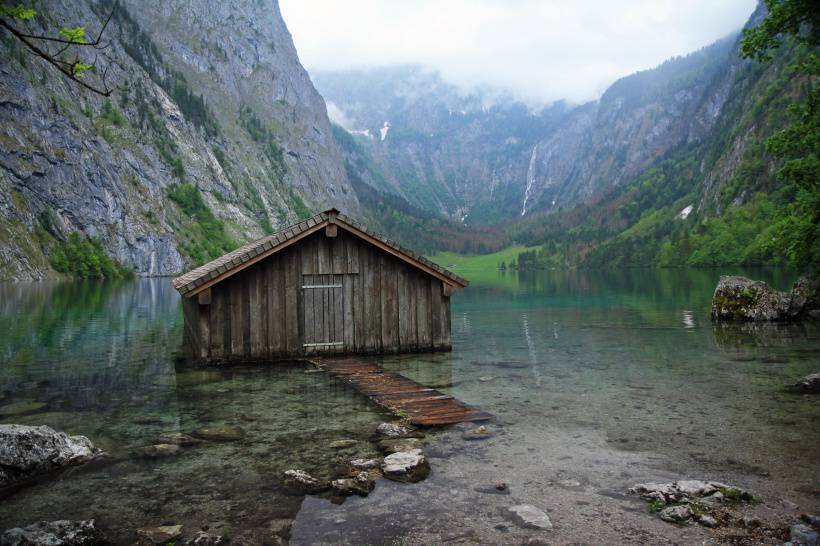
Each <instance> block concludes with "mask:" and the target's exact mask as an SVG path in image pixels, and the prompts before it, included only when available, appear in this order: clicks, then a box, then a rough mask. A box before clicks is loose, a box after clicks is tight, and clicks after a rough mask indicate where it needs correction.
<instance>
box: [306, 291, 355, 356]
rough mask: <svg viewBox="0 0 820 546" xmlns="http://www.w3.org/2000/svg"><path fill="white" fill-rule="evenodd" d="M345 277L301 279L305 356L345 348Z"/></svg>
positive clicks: (338, 350)
mask: <svg viewBox="0 0 820 546" xmlns="http://www.w3.org/2000/svg"><path fill="white" fill-rule="evenodd" d="M343 282H344V275H303V276H302V321H303V324H302V331H303V332H304V340H303V342H302V347H303V349H304V352H305V353H306V354H316V353H334V352H340V351H342V349H343V348H344V303H345V302H344V285H343Z"/></svg>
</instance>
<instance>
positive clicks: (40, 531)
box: [0, 519, 103, 546]
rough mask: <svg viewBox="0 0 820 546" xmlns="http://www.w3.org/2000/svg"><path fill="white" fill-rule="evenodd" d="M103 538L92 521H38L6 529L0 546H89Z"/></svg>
mask: <svg viewBox="0 0 820 546" xmlns="http://www.w3.org/2000/svg"><path fill="white" fill-rule="evenodd" d="M102 543H103V537H102V535H101V533H100V532H99V530H98V529H97V528H96V526H95V525H94V520H93V519H91V520H84V521H68V520H58V521H39V522H37V523H34V524H32V525H29V526H28V527H22V528H21V527H15V528H14V529H8V530H7V531H5V532H4V533H3V534H2V536H0V546H91V545H94V544H102Z"/></svg>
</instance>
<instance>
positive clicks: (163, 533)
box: [137, 525, 182, 546]
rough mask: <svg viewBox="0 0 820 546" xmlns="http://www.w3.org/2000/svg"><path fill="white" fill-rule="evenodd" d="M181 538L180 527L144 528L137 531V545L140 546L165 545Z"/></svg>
mask: <svg viewBox="0 0 820 546" xmlns="http://www.w3.org/2000/svg"><path fill="white" fill-rule="evenodd" d="M181 536H182V525H160V526H159V527H146V528H144V529H137V544H139V545H141V546H153V545H155V544H167V543H168V542H171V541H172V540H176V539H178V538H179V537H181Z"/></svg>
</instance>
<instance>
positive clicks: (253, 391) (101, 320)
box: [0, 269, 820, 544]
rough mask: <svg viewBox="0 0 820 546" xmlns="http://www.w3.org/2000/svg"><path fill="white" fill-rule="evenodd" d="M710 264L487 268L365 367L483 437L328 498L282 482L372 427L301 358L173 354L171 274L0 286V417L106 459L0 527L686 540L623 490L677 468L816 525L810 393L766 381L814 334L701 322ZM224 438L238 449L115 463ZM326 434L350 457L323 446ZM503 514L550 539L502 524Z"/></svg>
mask: <svg viewBox="0 0 820 546" xmlns="http://www.w3.org/2000/svg"><path fill="white" fill-rule="evenodd" d="M458 272H459V273H460V274H463V275H465V276H467V277H468V278H470V274H469V272H461V271H458ZM720 273H721V272H717V271H711V270H645V269H634V270H619V271H539V272H520V273H516V272H512V271H508V272H506V273H502V272H498V273H497V274H495V275H492V274H487V272H484V274H482V275H481V276H480V278H481V280H480V282H478V283H475V284H473V285H472V286H470V287H469V288H467V289H466V290H464V291H463V292H461V293H459V294H457V295H456V296H454V298H453V302H452V304H453V305H452V313H453V316H452V325H453V344H454V348H453V351H452V353H438V354H422V355H401V356H395V357H384V358H378V359H376V360H377V361H378V362H379V363H381V364H382V365H383V366H384V367H385V368H388V369H390V370H393V371H397V372H399V373H402V374H404V375H406V376H407V377H410V378H411V379H414V380H416V381H418V382H420V383H423V384H425V385H428V386H430V387H434V388H437V389H438V390H441V391H443V392H446V393H448V394H453V395H454V396H455V397H456V398H459V399H461V400H463V401H464V402H467V403H468V404H471V405H474V406H476V407H479V408H481V409H482V410H484V411H487V412H490V413H491V414H493V415H494V419H493V421H492V422H490V424H489V425H488V426H489V427H490V428H491V429H492V430H493V431H494V432H495V436H494V437H492V438H490V439H488V440H482V441H468V440H466V439H464V438H462V433H463V431H464V430H466V429H468V428H469V427H468V426H467V425H459V426H456V427H450V428H445V429H442V430H438V431H431V432H429V433H428V435H427V438H428V440H429V444H428V446H427V449H426V453H427V455H428V457H429V460H430V464H431V466H432V472H431V475H430V476H429V477H428V478H427V480H425V481H423V482H421V483H418V484H412V485H410V484H401V483H396V482H390V481H388V480H379V481H378V482H377V485H376V489H375V491H374V492H373V493H372V494H371V495H370V496H369V497H367V498H359V497H355V498H348V499H346V500H345V501H344V502H343V503H334V502H331V501H330V500H328V499H326V498H322V497H304V496H302V495H298V494H295V493H293V492H292V491H289V490H287V489H285V488H284V487H283V486H282V485H281V479H282V473H283V472H284V471H285V470H287V469H291V468H301V469H304V470H307V471H309V472H311V473H314V474H315V475H318V476H321V477H329V476H331V475H332V473H333V472H334V470H335V469H337V468H338V466H339V465H340V464H344V463H345V462H346V461H349V460H350V459H352V458H356V457H373V456H376V455H377V454H378V450H377V448H376V446H375V444H374V443H373V442H372V441H371V435H372V433H373V431H374V429H375V427H376V426H377V425H378V424H379V423H380V422H382V421H385V420H389V419H390V416H389V415H388V414H386V413H385V412H384V411H383V410H381V409H379V408H378V407H377V406H375V405H374V404H373V403H371V402H370V401H369V400H368V399H367V398H365V397H363V396H362V395H359V394H357V393H356V392H354V391H352V390H350V389H349V388H347V387H345V386H344V385H342V384H339V383H337V382H334V381H333V380H332V379H330V378H329V377H327V376H326V375H325V374H324V373H321V372H319V373H316V372H314V371H313V370H312V369H311V367H310V366H307V365H303V364H300V363H291V364H277V365H270V366H268V365H246V366H235V367H229V368H221V369H201V368H193V367H191V366H189V365H187V364H185V362H184V361H183V360H182V359H181V358H180V357H179V356H178V355H179V354H181V351H180V349H181V348H180V343H181V339H182V313H181V308H180V302H179V296H178V294H177V293H176V291H174V290H173V289H172V287H171V286H170V282H169V281H168V279H139V280H135V281H128V282H82V283H80V282H77V283H19V284H4V285H0V362H2V365H0V422H4V423H21V424H37V425H40V424H46V425H49V426H51V427H53V428H55V429H57V430H65V431H67V432H69V433H72V434H82V435H85V436H88V437H89V438H90V439H91V440H92V441H93V442H94V443H95V444H96V445H98V446H99V447H101V448H102V449H104V450H105V451H106V452H107V453H109V455H110V458H109V460H108V461H107V462H104V463H103V464H98V465H94V466H91V467H80V468H76V469H72V470H70V471H68V472H65V473H63V474H61V475H60V476H59V478H58V479H56V480H49V481H46V482H43V483H39V484H36V485H33V486H31V487H27V488H25V489H22V490H20V491H17V492H15V493H13V494H11V495H9V496H7V497H6V498H5V499H3V500H2V501H0V528H8V527H13V526H22V525H27V524H29V523H32V522H34V521H38V520H44V519H45V520H54V519H89V518H95V519H96V520H97V521H98V524H99V526H100V527H101V528H102V529H103V530H104V531H105V532H106V534H107V535H108V537H109V538H110V539H111V540H112V542H114V543H118V544H119V543H126V544H127V543H130V542H132V541H133V540H134V538H135V535H134V530H135V529H137V528H140V527H150V526H156V525H162V524H183V525H184V528H185V535H186V537H190V536H191V535H193V534H194V532H195V531H196V530H197V529H200V528H206V529H208V530H210V531H211V532H214V533H217V534H222V535H226V536H230V537H231V538H232V539H233V540H234V542H235V543H245V544H262V543H266V544H279V543H286V541H287V540H288V539H289V540H290V543H291V544H338V543H345V544H388V543H402V544H433V543H445V542H446V543H454V544H458V543H477V542H480V543H488V544H505V543H509V544H521V543H526V542H527V541H530V543H533V544H536V543H539V542H538V541H539V540H543V541H546V542H558V543H566V542H590V543H655V544H657V543H667V542H668V543H671V542H676V543H686V544H688V543H692V544H696V543H697V544H700V543H701V542H702V541H703V540H707V539H708V538H709V537H710V534H709V533H710V532H709V531H708V530H706V529H704V528H702V527H699V526H691V527H676V526H673V525H670V524H667V523H664V522H661V521H660V520H659V519H658V518H657V517H656V516H654V515H652V514H650V513H648V511H647V508H646V505H645V503H643V502H642V501H640V500H639V499H636V498H634V497H633V496H631V495H628V494H627V493H626V490H627V489H628V488H629V487H630V486H632V485H634V484H635V483H638V482H645V481H671V480H674V479H678V478H683V477H691V478H708V479H717V480H720V481H724V482H729V483H732V484H736V485H738V486H741V487H744V488H746V489H748V490H750V491H751V492H753V493H754V494H755V495H756V496H758V497H759V498H760V499H761V500H762V504H761V505H759V506H757V507H755V510H756V511H757V512H756V513H761V514H762V515H763V516H764V517H765V516H766V515H767V514H770V515H771V517H786V516H789V515H790V514H797V513H799V512H800V511H801V510H802V511H809V512H813V511H817V510H818V503H820V496H818V495H820V427H818V426H817V423H818V422H820V397H817V396H814V397H812V396H808V395H795V394H792V393H789V392H787V391H786V390H785V389H784V386H785V385H787V384H789V383H793V382H794V381H796V380H797V379H798V378H799V377H801V376H803V375H806V374H808V373H812V372H817V371H820V327H818V325H817V324H816V323H803V324H789V325H776V324H732V325H713V324H712V322H711V320H710V318H709V306H710V300H711V295H712V292H713V290H714V287H715V285H716V283H717V279H718V277H719V275H720ZM723 273H744V274H747V275H748V276H751V277H754V278H759V279H762V280H765V281H767V282H769V283H770V284H772V285H774V286H775V287H777V288H781V289H787V288H789V287H790V285H791V282H792V281H793V280H794V275H793V274H791V273H789V272H788V271H782V270H772V269H768V270H757V271H748V270H747V271H741V270H737V271H723ZM221 425H232V426H239V427H241V428H242V429H243V430H244V432H245V435H244V438H242V439H241V440H239V441H232V442H204V443H202V444H199V445H196V446H192V447H186V448H184V449H183V450H182V451H181V454H179V455H178V456H175V457H170V458H164V459H155V460H146V459H141V458H137V457H135V456H134V455H133V452H134V450H135V449H137V448H139V447H141V446H145V445H148V444H152V443H155V441H156V439H157V437H158V436H160V435H161V434H164V433H169V432H185V433H189V432H191V431H193V430H195V429H197V428H200V427H218V426H221ZM472 426H474V425H470V427H472ZM342 439H350V440H355V441H356V443H355V444H354V445H353V446H352V447H347V448H343V449H333V448H331V447H330V444H331V443H332V442H333V441H335V440H342ZM497 482H505V483H506V484H507V485H508V488H507V490H506V491H504V492H499V491H497V490H496V489H495V488H494V484H496V483H497ZM515 504H532V505H535V506H537V507H539V508H541V509H542V510H544V511H546V512H547V513H548V514H549V516H550V518H551V519H552V522H553V524H554V526H555V528H554V529H553V530H552V531H549V532H546V531H537V530H532V529H525V528H522V527H521V526H519V525H517V524H516V523H515V522H514V521H511V520H509V519H508V517H507V516H506V515H505V509H506V508H507V507H509V506H511V505H515Z"/></svg>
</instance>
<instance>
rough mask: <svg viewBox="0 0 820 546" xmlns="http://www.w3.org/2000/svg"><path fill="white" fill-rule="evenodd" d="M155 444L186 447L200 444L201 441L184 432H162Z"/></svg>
mask: <svg viewBox="0 0 820 546" xmlns="http://www.w3.org/2000/svg"><path fill="white" fill-rule="evenodd" d="M157 443H158V444H174V445H178V446H182V447H187V446H194V445H197V444H201V443H202V440H198V439H196V438H194V437H193V436H190V435H188V434H185V433H184V432H164V433H162V434H160V435H159V436H158V437H157Z"/></svg>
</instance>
